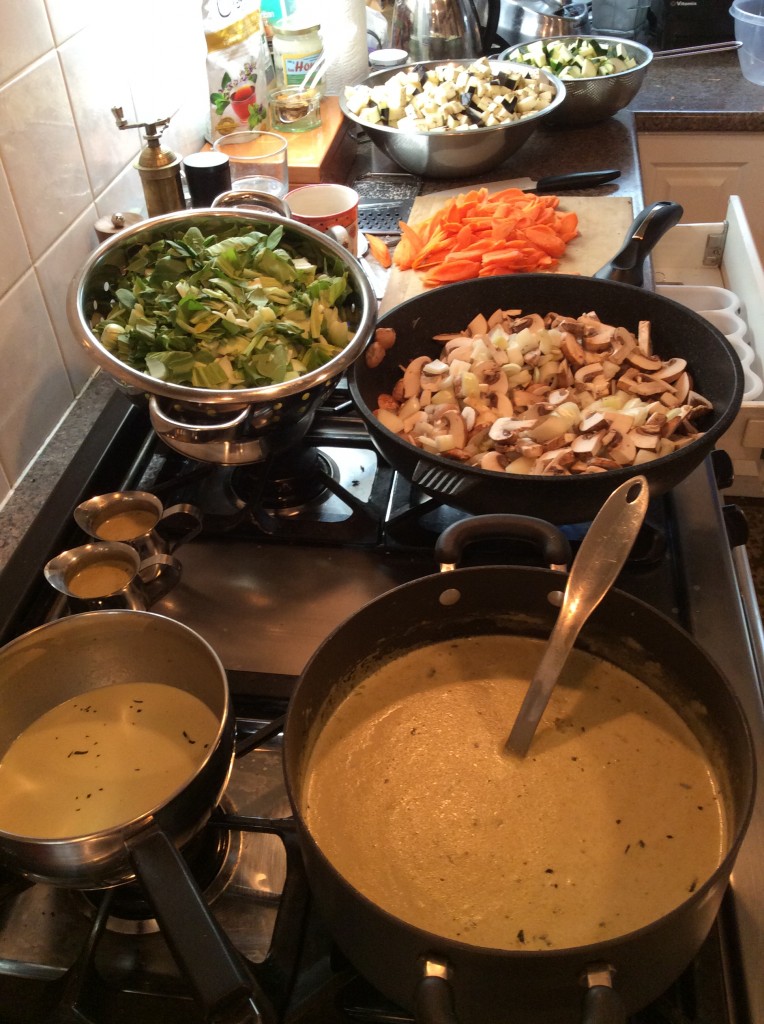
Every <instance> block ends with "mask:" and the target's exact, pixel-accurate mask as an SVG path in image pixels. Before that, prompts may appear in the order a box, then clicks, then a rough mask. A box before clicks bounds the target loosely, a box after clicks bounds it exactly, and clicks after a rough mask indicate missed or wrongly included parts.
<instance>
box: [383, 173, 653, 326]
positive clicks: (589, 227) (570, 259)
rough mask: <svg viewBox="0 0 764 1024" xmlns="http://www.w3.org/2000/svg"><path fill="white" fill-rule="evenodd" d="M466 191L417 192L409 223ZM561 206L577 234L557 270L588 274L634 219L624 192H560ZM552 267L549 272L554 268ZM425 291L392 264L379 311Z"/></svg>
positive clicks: (493, 186) (495, 186) (495, 188)
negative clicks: (568, 212) (571, 213)
mask: <svg viewBox="0 0 764 1024" xmlns="http://www.w3.org/2000/svg"><path fill="white" fill-rule="evenodd" d="M512 184H513V182H512V181H497V182H491V183H490V185H488V186H487V188H488V190H489V192H499V191H501V189H504V188H509V187H511V186H512ZM466 191H469V189H467V188H464V187H462V188H455V189H449V190H447V191H445V192H432V193H431V194H430V195H426V196H417V198H416V200H415V201H414V205H413V207H412V209H411V215H410V217H409V218H408V222H409V223H410V224H415V223H416V222H417V221H419V220H425V219H426V218H427V217H431V216H432V214H433V213H435V211H436V210H437V209H438V208H439V207H440V206H441V205H442V204H443V203H444V202H445V200H446V199H450V198H451V197H452V196H455V195H458V194H459V193H460V192H466ZM559 208H560V209H561V210H573V211H575V213H576V214H577V215H578V237H577V238H574V239H573V241H572V242H569V243H568V247H567V249H566V250H565V255H564V256H562V258H561V259H560V262H559V265H558V266H557V267H556V268H555V271H556V272H557V273H560V274H584V275H586V276H591V275H592V274H594V273H596V272H597V271H598V270H599V269H600V267H602V266H604V265H605V264H606V263H607V262H608V260H610V259H612V257H613V256H615V254H616V253H617V252H618V250H619V249H620V248H621V245H622V244H623V240H624V238H625V236H626V232H627V230H628V229H629V227H630V226H631V223H632V221H633V220H634V209H633V207H632V202H631V199H629V198H628V197H626V196H565V195H561V196H560V207H559ZM555 271H553V273H554V272H555ZM423 291H425V288H424V285H423V284H422V278H421V276H420V275H419V274H418V273H416V271H414V270H400V269H399V268H398V267H396V266H395V265H393V268H392V270H391V271H390V276H389V278H388V283H387V287H386V289H385V295H384V298H383V299H382V301H381V303H380V313H386V312H387V311H388V310H389V309H392V308H393V306H398V305H400V303H401V302H404V301H405V300H406V299H411V298H413V297H414V296H415V295H419V294H420V293H421V292H423Z"/></svg>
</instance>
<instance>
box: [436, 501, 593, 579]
mask: <svg viewBox="0 0 764 1024" xmlns="http://www.w3.org/2000/svg"><path fill="white" fill-rule="evenodd" d="M488 537H508V538H515V539H517V538H520V539H523V540H530V541H532V542H533V543H535V544H536V545H537V546H538V547H539V548H540V549H541V553H542V556H543V559H544V562H545V563H546V564H547V565H549V566H551V567H552V568H554V569H566V568H567V567H568V566H569V565H570V563H571V561H572V560H573V555H572V552H571V550H570V544H569V543H568V538H567V537H566V536H565V534H564V533H562V531H561V530H558V529H557V527H556V526H552V524H551V523H547V522H546V521H545V520H543V519H535V518H534V517H533V516H517V515H503V514H495V515H487V516H471V517H470V518H469V519H462V520H460V521H459V522H457V523H452V525H451V526H449V527H447V528H446V529H445V530H444V531H443V533H441V535H440V536H439V537H438V539H437V541H436V542H435V558H436V559H437V561H438V563H439V564H440V567H441V571H443V570H445V569H447V568H449V567H450V568H453V567H454V566H455V565H456V564H457V563H458V562H459V560H460V559H461V556H462V553H463V551H464V548H465V547H466V546H467V544H470V543H471V542H472V541H475V540H483V539H485V538H488Z"/></svg>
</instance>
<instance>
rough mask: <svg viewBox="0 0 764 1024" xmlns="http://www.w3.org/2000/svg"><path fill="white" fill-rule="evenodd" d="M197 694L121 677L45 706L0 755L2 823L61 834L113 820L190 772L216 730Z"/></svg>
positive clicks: (130, 815)
mask: <svg viewBox="0 0 764 1024" xmlns="http://www.w3.org/2000/svg"><path fill="white" fill-rule="evenodd" d="M219 724H220V723H219V721H218V719H217V717H216V715H215V714H214V713H213V711H212V710H211V709H210V708H208V707H207V705H206V704H204V703H203V702H202V701H201V700H199V698H198V697H195V696H194V695H193V694H191V693H187V692H186V691H185V690H181V689H179V688H178V687H176V686H167V685H166V684H164V683H119V684H115V685H114V686H102V687H99V688H97V689H94V690H90V691H87V692H86V693H82V694H80V695H79V696H77V697H73V698H72V699H71V700H67V701H66V702H65V703H63V704H59V705H58V706H57V707H54V708H52V709H51V710H50V711H47V712H46V713H45V714H44V715H42V716H41V717H40V718H38V719H36V721H34V722H33V723H32V724H31V725H30V726H28V727H27V728H26V729H24V731H23V732H22V733H20V735H19V736H18V737H17V738H16V739H15V740H14V741H13V743H12V744H11V746H10V747H9V748H8V750H7V751H6V752H5V755H4V757H3V759H2V762H0V829H2V830H3V831H5V832H11V833H14V834H16V835H23V836H29V837H30V838H36V839H63V838H66V837H72V836H83V835H89V834H90V833H92V832H98V831H101V830H104V829H110V828H115V827H117V826H119V825H122V824H124V823H126V822H129V821H131V820H133V819H134V818H136V817H140V816H141V815H144V814H146V813H148V812H149V811H151V810H152V809H153V808H154V807H156V806H157V805H159V804H161V803H163V802H164V801H166V800H168V799H169V798H170V797H171V796H172V795H173V793H174V792H175V791H176V790H177V789H179V788H181V787H182V786H183V785H185V784H186V783H187V782H189V781H190V780H191V778H193V776H194V775H195V774H196V773H197V771H198V770H199V769H200V767H201V766H202V764H203V762H204V760H205V758H206V757H207V754H208V752H209V750H210V747H211V746H212V744H213V743H214V740H215V737H216V735H217V732H218V729H219Z"/></svg>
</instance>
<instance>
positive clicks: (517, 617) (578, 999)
mask: <svg viewBox="0 0 764 1024" xmlns="http://www.w3.org/2000/svg"><path fill="white" fill-rule="evenodd" d="M495 518H496V519H498V520H506V521H508V523H507V522H503V523H501V526H502V528H506V527H507V525H509V527H510V529H511V532H514V531H515V527H516V526H517V525H518V523H517V522H514V520H517V519H518V517H509V516H508V517H495ZM490 525H495V524H490ZM519 525H520V526H521V528H522V531H523V534H524V535H527V533H528V531H529V530H530V531H531V532H535V533H538V531H539V529H540V530H541V533H540V536H541V537H542V538H546V539H547V550H546V558H545V561H546V562H547V564H556V563H560V562H565V561H566V551H565V546H566V543H567V542H566V541H565V540H564V538H562V537H561V535H560V534H559V533H558V532H557V531H556V530H554V528H552V527H550V526H548V525H547V524H541V525H540V526H539V524H538V521H534V520H530V519H520V522H519ZM484 526H485V520H484V519H483V517H476V518H475V519H472V520H466V521H464V522H462V523H459V524H457V525H456V526H455V527H451V528H449V530H447V531H446V532H445V533H444V535H443V537H442V538H441V541H440V542H439V550H438V559H439V561H440V562H441V564H448V563H455V562H457V561H458V557H459V550H460V547H461V544H462V543H463V540H464V537H465V531H467V534H468V535H470V534H471V533H472V532H473V531H474V530H475V529H476V528H477V529H480V528H481V527H484ZM550 531H551V532H550ZM564 582H565V576H564V575H562V576H561V574H560V572H559V571H553V570H549V569H540V568H539V569H537V568H526V567H522V568H517V567H497V566H492V567H481V568H466V569H457V570H455V571H453V572H449V573H447V574H445V575H432V576H428V577H425V578H423V579H420V580H417V581H415V582H413V583H409V584H406V585H404V586H401V587H398V588H397V589H395V590H392V591H390V592H388V593H387V594H385V595H383V596H382V597H380V598H378V599H376V600H374V601H373V602H371V603H370V604H368V605H366V606H365V607H364V608H363V609H361V611H360V612H358V613H357V614H355V615H353V616H352V617H351V618H349V619H348V620H347V621H346V622H345V623H344V624H343V625H341V626H340V627H339V628H338V629H337V630H335V631H334V632H333V633H332V634H331V635H330V636H329V637H328V638H327V640H325V642H324V643H323V644H322V645H321V647H320V648H319V649H318V651H317V652H316V654H315V655H314V656H313V658H312V659H311V661H310V662H309V664H308V666H307V667H306V669H305V671H304V673H303V675H302V678H301V679H300V682H299V685H298V686H297V689H296V690H295V693H294V695H293V697H292V701H291V704H290V708H289V713H288V716H287V722H286V727H285V732H284V741H285V747H284V758H285V773H286V781H287V787H288V791H289V796H290V799H291V801H292V805H293V809H294V813H295V818H296V821H297V827H298V834H299V837H300V841H301V847H302V852H303V857H304V860H305V864H306V867H307V872H308V876H309V880H310V882H311V885H312V889H313V892H314V893H315V898H316V901H317V903H318V905H319V908H320V911H321V913H322V915H323V917H324V918H325V921H326V923H327V925H328V927H329V928H330V930H331V931H332V933H333V935H334V937H335V938H336V940H337V942H338V943H339V945H340V946H341V948H342V949H343V950H344V952H345V954H346V955H347V957H348V958H349V959H350V960H351V962H352V963H353V964H354V965H355V967H356V968H357V969H358V970H359V971H360V972H361V973H362V974H363V975H364V976H365V977H367V978H368V979H369V980H370V981H371V982H372V983H373V984H374V985H375V986H376V987H377V988H378V989H379V990H380V991H381V992H383V993H384V994H385V995H387V996H388V997H389V998H390V999H393V1000H394V1001H395V1002H397V1003H398V1004H400V1005H402V1006H405V1007H407V1008H412V1009H413V1008H415V1007H416V1008H417V1019H418V1020H419V1021H420V1024H424V1022H431V1024H432V1022H435V1021H439V1022H444V1021H452V1020H453V1019H455V1018H454V1017H453V1016H452V1015H451V1014H450V1011H449V1009H448V1007H449V1004H450V1003H451V1002H453V1004H454V1006H455V1011H456V1019H458V1020H461V1021H462V1022H467V1021H469V1022H473V1024H548V1022H549V1021H555V1024H567V1022H574V1021H577V1020H579V1017H580V1014H581V1003H582V999H583V998H584V995H583V993H584V988H582V981H581V979H582V978H584V977H586V976H587V974H588V973H591V972H592V970H593V968H596V967H597V965H602V964H606V965H608V966H609V968H611V969H612V973H613V976H614V986H615V987H614V989H613V988H611V987H609V986H607V985H602V984H599V983H598V981H596V980H595V981H593V982H592V984H591V987H590V988H589V990H588V995H587V997H586V1012H587V1013H588V1014H589V1016H588V1017H587V1020H589V1021H593V1020H597V1021H600V1022H602V1021H603V1020H609V1021H610V1022H611V1024H612V1022H613V1021H615V1020H617V1019H621V1018H620V1017H618V1016H617V1013H618V1009H617V1008H614V1007H613V1005H612V1004H613V1000H614V992H615V994H616V995H617V997H619V998H620V1000H621V1001H622V1004H623V1008H624V1009H625V1012H628V1013H633V1012H636V1011H637V1010H638V1009H639V1008H641V1007H643V1006H646V1005H647V1004H649V1003H650V1002H652V1001H653V1000H654V999H655V998H656V997H657V996H658V995H659V994H660V993H661V992H663V991H665V989H666V988H667V987H668V986H669V985H670V984H671V983H672V982H673V981H674V980H675V979H676V978H677V977H678V976H679V974H680V973H681V972H682V971H683V970H684V968H685V967H686V966H687V964H688V963H689V962H690V961H691V960H692V958H693V957H694V956H695V954H696V953H697V951H698V949H699V948H700V946H701V945H702V943H703V941H704V939H705V937H706V936H707V934H708V932H709V930H710V928H711V926H712V923H713V921H714V918H715V917H716V914H717V912H718V909H719V905H720V902H721V899H722V896H723V894H724V891H725V889H726V887H727V883H728V880H729V875H730V872H731V870H732V866H733V863H734V860H735V857H736V855H737V852H738V849H739V846H740V843H741V842H742V839H743V836H744V834H745V831H746V828H747V826H748V822H749V819H750V815H751V811H752V806H753V798H754V791H755V759H754V752H753V747H752V741H751V737H750V733H749V730H748V725H747V722H746V719H745V716H744V714H743V712H742V710H741V707H740V705H739V703H738V701H737V698H736V697H735V695H734V693H733V692H732V690H731V689H730V686H729V684H728V682H727V680H726V679H725V678H724V676H723V675H722V673H721V672H720V670H719V669H718V668H717V667H716V665H715V664H714V663H713V662H712V661H711V660H710V659H709V658H708V656H707V655H706V654H705V653H704V651H703V650H702V649H701V648H700V646H699V645H698V644H697V643H696V642H695V641H694V640H693V639H692V637H691V636H689V635H688V634H687V633H686V632H684V631H683V630H682V629H681V628H679V627H678V626H677V625H675V624H674V623H673V622H672V621H671V620H670V619H668V618H667V617H666V616H664V615H662V614H661V613H659V612H657V611H655V610H654V609H652V608H651V607H649V606H648V605H646V604H644V603H643V602H641V601H639V600H637V599H635V598H633V597H630V596H629V595H627V594H625V593H623V592H620V591H618V590H612V591H611V592H610V593H609V594H608V595H607V596H606V597H605V598H604V600H603V602H602V604H601V605H600V607H599V608H598V609H597V611H596V612H595V613H594V614H593V616H592V617H591V619H590V620H589V622H588V624H587V625H586V626H585V627H584V630H583V632H582V634H581V636H580V638H579V640H578V643H577V646H578V647H580V648H582V649H584V650H587V651H590V652H592V653H594V654H596V655H598V656H600V657H602V658H604V659H605V660H606V661H609V662H611V663H613V664H615V665H617V666H620V667H621V668H623V669H625V670H626V671H628V672H630V673H632V674H633V675H635V676H636V677H637V678H640V679H642V680H643V681H644V682H646V683H647V684H648V685H650V686H651V687H652V688H654V689H656V691H657V692H659V693H660V694H661V695H662V696H663V697H664V699H666V700H668V701H669V702H670V703H671V704H672V705H673V706H674V707H675V708H676V710H677V711H678V712H679V713H680V714H682V715H683V717H685V718H686V719H687V720H688V722H689V724H690V725H691V726H693V727H694V728H695V731H696V733H698V735H699V738H700V739H701V741H702V742H703V743H704V748H705V750H706V752H707V754H708V755H709V757H710V759H711V760H712V762H713V763H714V765H715V767H716V769H717V770H718V771H719V773H720V776H721V778H722V779H723V780H724V784H725V788H726V791H727V800H728V810H729V812H730V819H731V821H730V846H729V850H728V852H727V854H726V856H725V857H724V859H723V861H722V863H721V864H720V865H719V867H718V869H717V870H716V871H715V872H714V874H713V875H712V876H711V877H710V878H709V879H707V880H706V881H705V883H704V884H703V885H701V886H700V887H699V888H698V889H697V890H696V891H695V892H694V893H692V895H690V896H688V898H687V899H686V900H685V902H684V903H682V904H681V905H680V906H678V907H677V908H675V909H674V910H673V911H671V912H670V913H669V914H667V915H665V916H664V917H662V918H660V919H658V920H655V921H653V922H651V923H650V924H649V925H647V926H646V927H644V928H641V929H639V930H637V931H634V932H631V933H629V934H626V935H623V936H621V937H619V938H616V939H613V940H609V941H605V942H600V943H597V944H593V945H588V946H580V947H576V948H571V949H559V950H540V951H528V952H518V951H514V950H513V951H504V950H496V949H490V948H485V947H480V946H475V945H470V944H467V943H463V942H458V941H455V940H451V939H448V938H444V937H442V936H439V935H435V934H431V933H429V932H427V931H424V930H422V929H420V928H417V927H415V926H413V925H411V924H408V923H406V922H405V921H403V920H401V919H399V918H397V917H395V916H393V915H391V914H390V913H387V912H386V911H384V910H383V909H381V908H380V907H379V906H377V905H376V904H374V903H373V902H371V901H370V900H369V899H367V898H366V897H365V896H363V895H362V894H361V893H359V892H358V891H357V890H356V889H355V888H354V887H353V886H352V885H351V884H350V883H349V882H348V881H347V880H346V879H345V878H344V877H343V876H342V875H341V874H340V873H339V872H338V871H337V870H336V869H335V868H334V867H333V865H332V864H331V863H330V862H329V861H328V860H327V858H326V857H325V856H324V854H323V853H322V851H321V849H320V848H319V846H318V844H317V843H316V842H315V840H314V838H313V836H312V834H311V832H310V829H309V828H308V826H307V824H306V822H305V819H304V818H303V816H302V813H301V807H302V793H303V785H304V777H303V769H304V766H305V764H306V762H307V758H308V756H309V752H310V749H311V743H312V738H313V737H315V735H316V731H320V729H321V727H322V724H323V721H324V720H325V716H326V714H327V713H328V711H330V709H331V707H333V706H336V702H337V701H338V700H339V699H341V697H342V696H344V695H345V694H346V693H347V692H349V690H350V689H351V688H352V687H353V686H354V685H356V684H357V683H358V682H359V681H361V679H363V678H364V675H365V674H368V672H369V671H372V670H373V666H374V664H375V663H376V662H377V660H378V659H386V658H389V657H392V656H395V655H396V654H401V653H403V652H405V651H406V650H409V649H411V648H412V647H418V646H421V645H423V644H430V643H436V642H438V641H442V640H445V639H448V638H453V637H459V636H474V635H477V634H489V633H496V632H507V633H512V634H520V635H524V636H534V637H546V636H548V635H549V632H550V631H551V628H552V625H553V620H554V616H555V609H554V607H553V605H552V604H551V603H550V600H549V595H550V593H551V592H557V591H559V590H561V589H562V588H563V585H564ZM666 680H668V681H669V685H668V687H667V685H666ZM699 705H700V706H702V707H703V708H704V709H705V713H704V714H703V719H704V722H705V723H706V724H707V726H708V728H709V730H710V732H711V737H709V735H707V734H706V735H703V730H699V729H698V727H697V721H693V718H692V716H690V715H688V713H687V711H688V709H690V708H697V707H698V706H699ZM443 770H444V771H448V761H447V758H446V757H444V764H443ZM374 841H375V839H374V836H369V843H370V845H373V844H374ZM428 964H430V965H432V964H436V965H437V964H443V965H446V972H447V974H448V980H447V981H444V980H443V978H442V977H428V976H427V974H428V970H429V971H430V972H432V971H433V970H435V971H436V973H437V972H439V971H440V968H439V967H437V966H435V967H433V966H430V967H429V968H428V966H427V965H428ZM603 1009H604V1011H605V1012H606V1013H607V1014H615V1015H612V1016H605V1017H603V1016H602V1015H601V1013H600V1011H601V1010H603Z"/></svg>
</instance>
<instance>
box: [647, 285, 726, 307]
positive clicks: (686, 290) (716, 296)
mask: <svg viewBox="0 0 764 1024" xmlns="http://www.w3.org/2000/svg"><path fill="white" fill-rule="evenodd" d="M655 290H656V291H657V292H658V293H659V294H661V295H665V296H666V298H668V299H673V300H674V302H681V304H682V305H683V306H687V307H689V309H694V310H695V312H696V313H704V312H705V311H706V310H713V309H717V310H727V311H728V312H730V313H739V312H740V299H739V298H738V297H737V295H735V293H734V292H731V291H729V290H728V289H727V288H720V287H719V286H718V285H714V284H709V285H705V284H698V285H696V284H659V285H656V287H655Z"/></svg>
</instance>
